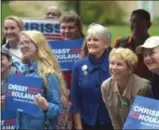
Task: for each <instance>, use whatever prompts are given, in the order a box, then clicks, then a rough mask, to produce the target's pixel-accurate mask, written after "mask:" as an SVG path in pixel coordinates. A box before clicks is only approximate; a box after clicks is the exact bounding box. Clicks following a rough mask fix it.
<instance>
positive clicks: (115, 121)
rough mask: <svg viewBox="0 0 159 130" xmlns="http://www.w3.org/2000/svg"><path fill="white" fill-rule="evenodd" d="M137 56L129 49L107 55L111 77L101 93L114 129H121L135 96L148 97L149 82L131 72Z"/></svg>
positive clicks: (149, 93) (104, 84)
mask: <svg viewBox="0 0 159 130" xmlns="http://www.w3.org/2000/svg"><path fill="white" fill-rule="evenodd" d="M137 62H138V58H137V55H136V54H135V53H134V52H133V51H131V50H130V49H124V48H118V49H113V50H112V51H111V53H110V55H109V71H110V74H111V77H110V78H109V79H107V80H105V81H104V82H103V83H102V87H101V92H102V98H103V100H104V103H105V105H106V107H107V109H108V112H109V115H110V118H111V121H112V125H113V128H114V129H120V130H121V129H122V128H123V125H124V122H125V121H126V117H127V115H128V112H129V110H130V108H131V105H132V102H133V101H134V99H135V97H136V95H142V96H150V95H151V91H150V82H149V81H148V80H146V79H143V78H141V77H139V76H137V75H136V74H133V71H134V69H135V67H136V65H137Z"/></svg>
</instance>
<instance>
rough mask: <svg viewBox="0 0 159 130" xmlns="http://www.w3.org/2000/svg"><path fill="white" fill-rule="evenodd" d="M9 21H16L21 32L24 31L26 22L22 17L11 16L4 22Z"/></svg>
mask: <svg viewBox="0 0 159 130" xmlns="http://www.w3.org/2000/svg"><path fill="white" fill-rule="evenodd" d="M8 19H9V20H13V21H15V22H16V24H17V25H18V27H19V28H20V31H22V30H24V22H23V20H22V19H21V18H20V17H18V16H12V15H10V16H7V17H6V18H5V19H4V22H5V21H6V20H8Z"/></svg>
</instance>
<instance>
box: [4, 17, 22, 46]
mask: <svg viewBox="0 0 159 130" xmlns="http://www.w3.org/2000/svg"><path fill="white" fill-rule="evenodd" d="M20 31H21V30H20V28H19V26H18V25H17V23H16V22H15V21H14V20H11V19H7V20H5V22H4V37H5V38H6V39H7V40H8V42H9V43H14V42H16V41H17V40H19V34H20Z"/></svg>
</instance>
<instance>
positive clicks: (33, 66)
mask: <svg viewBox="0 0 159 130" xmlns="http://www.w3.org/2000/svg"><path fill="white" fill-rule="evenodd" d="M37 71H38V64H37V62H36V61H25V62H24V71H23V73H30V72H37Z"/></svg>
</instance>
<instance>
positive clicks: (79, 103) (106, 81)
mask: <svg viewBox="0 0 159 130" xmlns="http://www.w3.org/2000/svg"><path fill="white" fill-rule="evenodd" d="M45 18H46V19H59V21H60V33H61V36H62V38H63V40H73V39H85V40H84V43H83V46H82V49H81V58H80V59H79V60H77V61H76V62H75V63H74V65H73V68H72V71H70V72H61V70H60V66H59V63H58V61H57V59H56V58H55V56H54V55H53V53H52V50H51V48H50V47H49V44H48V42H47V40H46V39H45V36H44V35H43V34H42V33H41V32H39V31H36V30H31V31H24V23H23V22H22V20H21V19H20V18H19V17H17V16H8V17H6V18H5V20H4V28H3V32H4V38H5V39H6V40H5V41H4V42H5V43H4V44H3V45H2V48H1V77H2V81H1V90H2V93H1V104H2V107H3V109H5V107H7V106H5V95H4V93H5V91H6V88H7V83H8V82H7V80H8V75H9V74H12V73H14V74H21V75H25V76H32V77H41V78H42V79H43V90H45V91H42V92H41V93H39V94H37V95H36V96H35V104H36V105H37V106H38V107H39V108H40V110H41V111H40V113H39V115H38V116H37V117H33V116H31V115H29V114H25V113H23V112H19V111H18V112H17V117H16V129H19V130H21V129H35V130H39V129H44V128H46V125H47V129H57V126H58V125H59V124H58V122H57V120H58V117H59V116H60V114H61V113H62V112H63V109H64V107H65V106H67V105H68V104H71V107H70V110H69V114H70V115H72V116H71V118H72V122H73V126H72V128H69V129H83V130H98V129H103V130H105V129H108V130H113V129H122V128H123V125H124V123H125V121H126V118H127V115H128V113H129V111H130V109H131V105H132V103H133V101H134V99H135V97H136V96H137V95H141V96H145V97H149V98H154V99H157V100H159V36H150V35H149V33H148V29H149V28H150V27H151V18H150V14H149V13H148V12H147V11H145V10H143V9H137V10H134V11H133V12H132V14H131V17H130V29H131V35H130V36H128V37H121V38H119V39H117V40H116V42H115V43H114V44H112V43H111V32H110V31H109V29H108V28H107V27H105V26H103V25H101V24H98V23H93V24H91V25H90V26H89V27H88V30H87V33H86V35H85V36H84V34H83V31H82V22H81V19H80V17H79V16H78V15H77V14H76V13H75V12H73V11H66V12H64V13H62V12H61V11H60V10H59V9H58V8H57V7H55V6H53V7H49V8H48V10H47V12H46V16H45ZM112 45H113V46H112ZM44 92H46V93H44ZM28 109H29V108H28ZM46 121H49V122H50V123H49V124H46ZM66 124H67V122H66ZM59 129H61V128H59ZM64 129H68V128H66V127H64Z"/></svg>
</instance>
